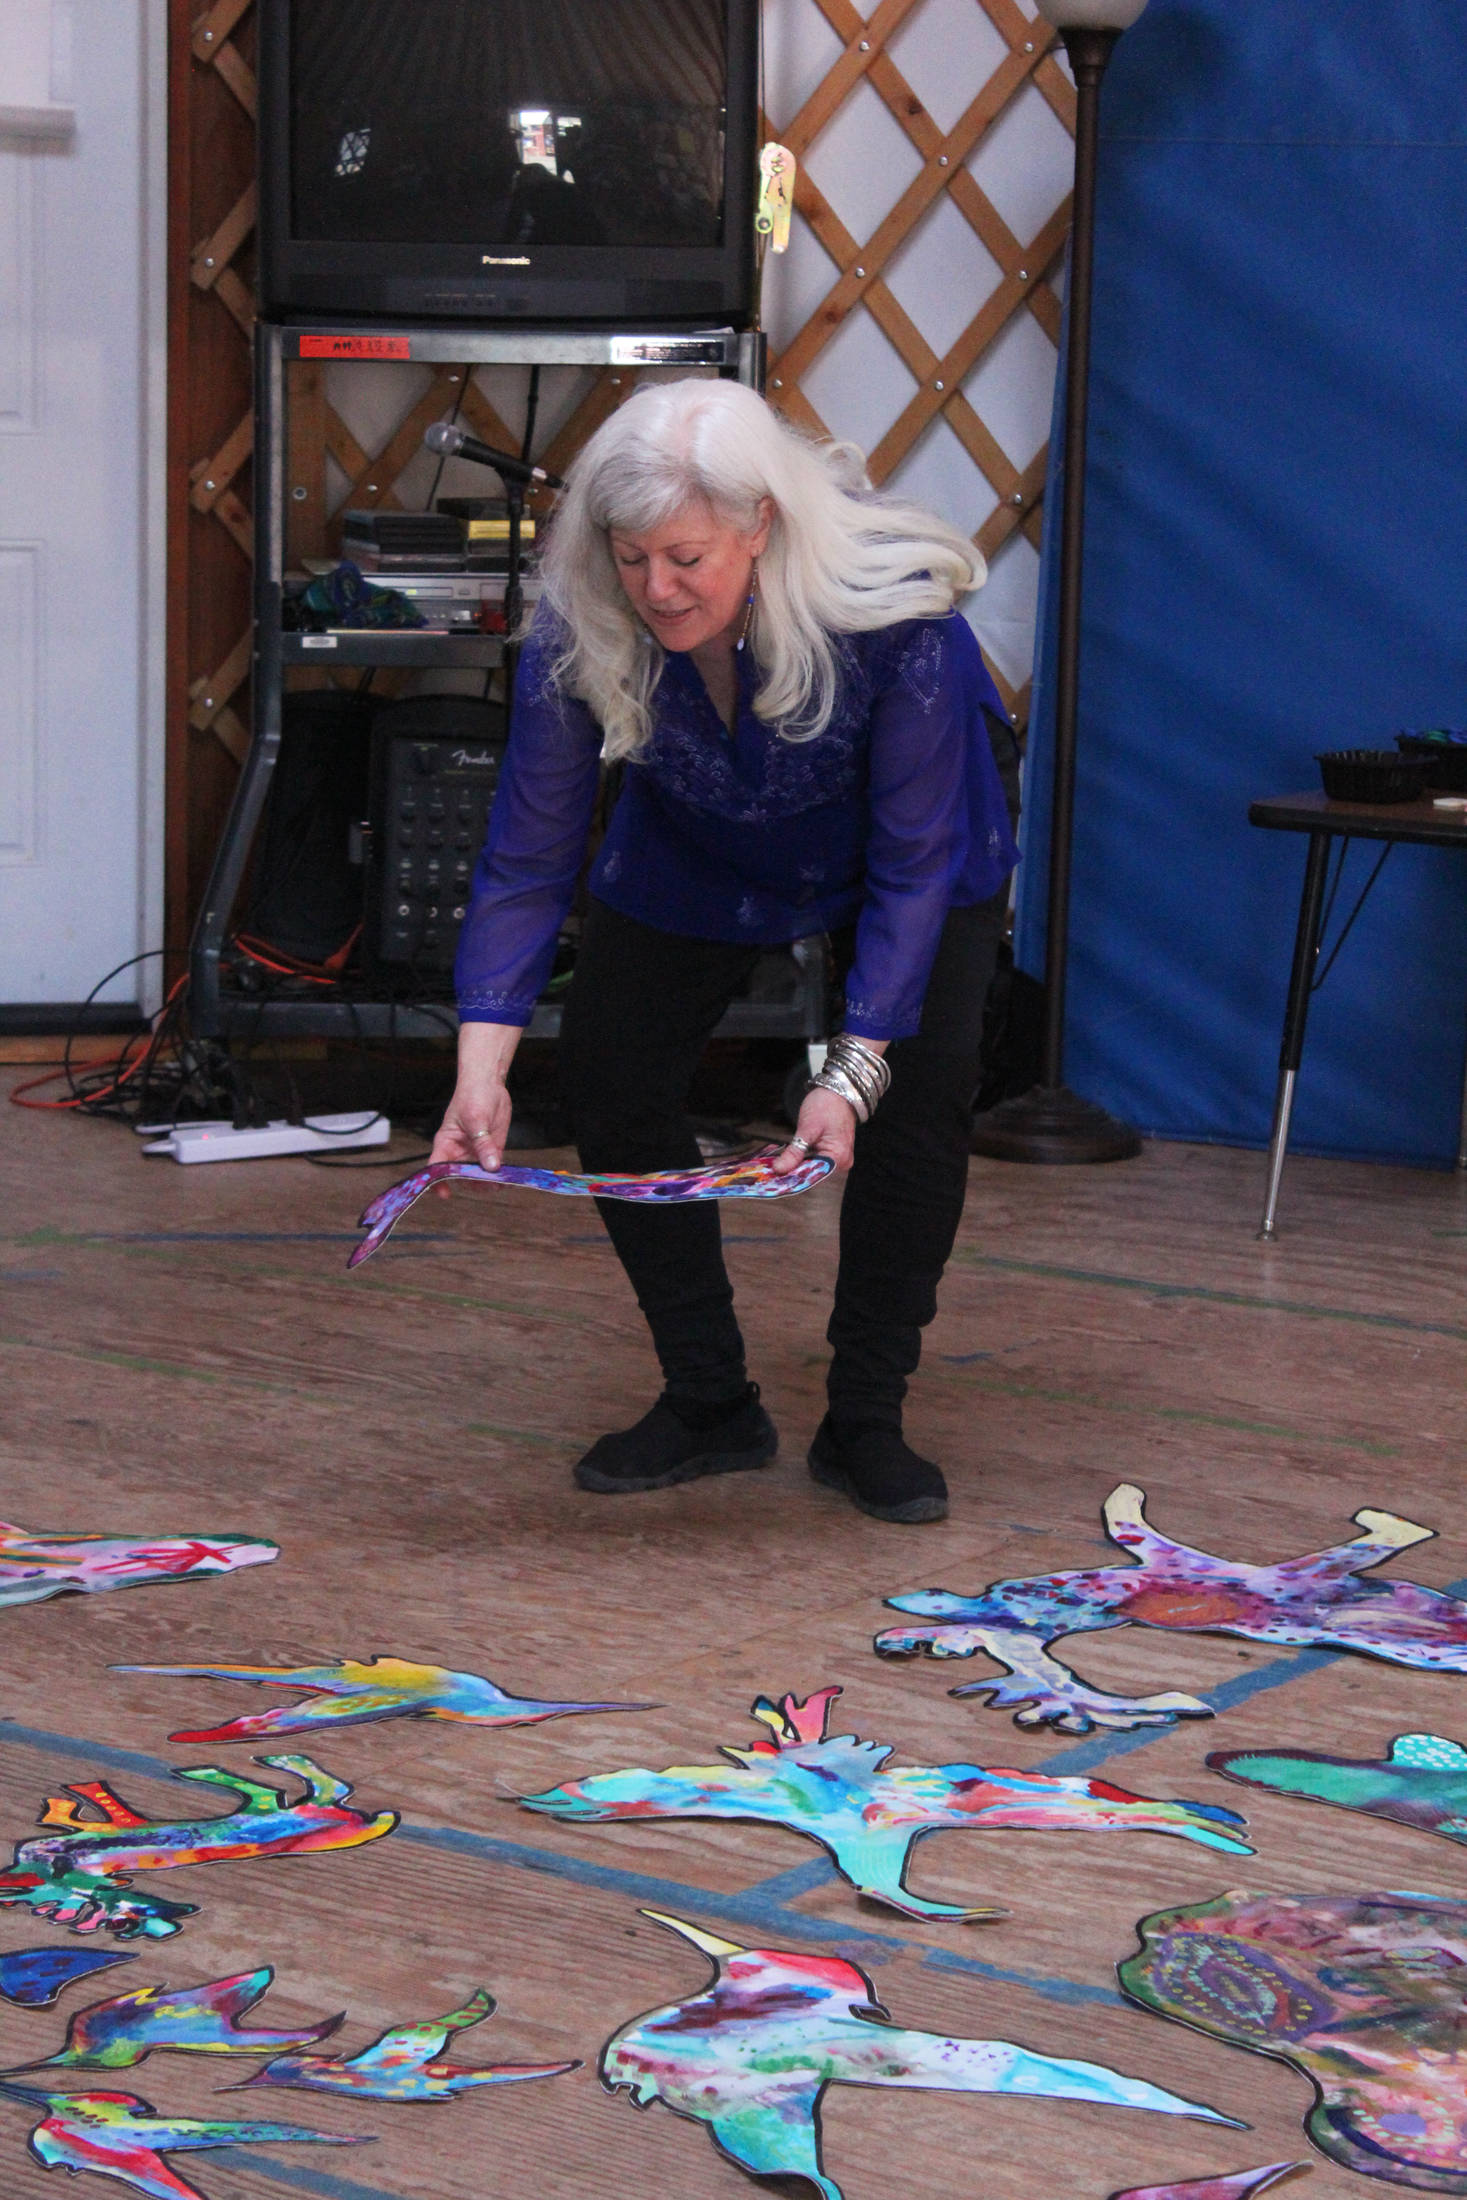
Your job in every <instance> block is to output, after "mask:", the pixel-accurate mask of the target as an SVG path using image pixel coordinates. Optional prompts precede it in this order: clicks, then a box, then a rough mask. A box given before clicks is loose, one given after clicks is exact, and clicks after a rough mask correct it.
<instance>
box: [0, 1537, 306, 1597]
mask: <svg viewBox="0 0 1467 2200" xmlns="http://www.w3.org/2000/svg"><path fill="white" fill-rule="evenodd" d="M279 1556H280V1546H279V1545H278V1544H276V1543H262V1542H258V1541H256V1540H255V1539H253V1538H251V1537H247V1536H237V1535H209V1536H190V1535H161V1536H146V1537H138V1538H137V1539H136V1540H132V1539H128V1538H126V1537H122V1536H104V1535H32V1534H31V1532H30V1530H29V1529H28V1528H17V1527H15V1526H14V1525H13V1524H11V1523H10V1522H7V1521H0V1610H3V1609H4V1608H5V1607H6V1606H7V1605H11V1604H39V1603H40V1602H41V1601H42V1599H43V1598H45V1597H60V1596H69V1595H78V1596H79V1595H83V1594H86V1593H88V1592H94V1591H96V1590H99V1589H142V1588H146V1587H148V1586H149V1585H150V1584H151V1583H153V1582H158V1581H197V1580H199V1579H201V1577H202V1576H203V1575H205V1574H232V1573H234V1572H236V1571H237V1570H238V1569H239V1568H240V1567H241V1566H267V1565H269V1563H270V1561H271V1559H274V1558H279Z"/></svg>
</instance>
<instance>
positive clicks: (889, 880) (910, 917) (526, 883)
mask: <svg viewBox="0 0 1467 2200" xmlns="http://www.w3.org/2000/svg"><path fill="white" fill-rule="evenodd" d="M835 647H836V651H837V655H838V659H839V663H840V674H841V676H840V685H839V694H838V698H837V702H836V706H835V710H834V712H833V715H832V717H831V720H830V723H829V725H828V726H827V727H826V729H825V731H824V732H823V733H821V734H819V735H817V736H816V737H815V739H814V740H808V741H788V740H785V739H783V738H782V737H781V736H780V734H779V732H778V730H777V729H776V728H775V727H773V726H769V725H766V724H764V722H763V721H762V720H760V719H759V718H756V717H755V715H754V710H753V696H754V690H755V686H756V682H757V676H758V668H757V666H756V665H755V664H754V662H753V661H752V658H751V657H750V656H749V655H748V654H745V655H743V656H741V657H739V659H738V660H737V663H738V710H737V718H736V722H735V726H734V730H733V732H732V733H731V734H730V733H729V731H728V730H727V728H726V727H725V726H724V724H723V722H722V720H721V719H720V717H719V715H718V712H717V710H716V709H715V707H714V705H713V702H712V700H711V699H710V697H709V694H708V691H707V689H706V688H705V686H704V685H703V680H702V677H701V675H700V674H699V672H698V669H697V667H696V665H695V664H694V663H693V660H692V658H691V657H690V656H688V655H686V654H683V653H679V652H669V654H668V656H667V657H666V659H665V662H664V666H663V671H662V677H661V679H660V681H659V682H658V685H657V690H656V693H655V695H654V698H653V730H652V734H651V738H650V739H649V741H648V742H647V744H646V746H645V747H644V748H643V749H642V750H640V751H639V753H638V755H637V757H636V758H635V760H634V761H631V762H629V764H628V766H627V771H626V778H625V784H624V786H623V789H622V793H621V798H620V800H619V801H618V803H617V805H616V809H615V811H614V813H613V816H612V819H611V824H610V827H609V829H608V831H607V833H606V837H605V839H604V840H603V841H602V843H601V847H600V850H599V851H598V853H597V857H596V861H595V864H594V865H593V867H592V871H591V882H590V883H591V891H592V893H593V894H595V895H596V896H597V897H598V899H600V900H601V901H604V902H608V903H610V905H611V907H612V908H614V909H617V910H619V911H620V912H621V913H622V914H623V915H625V916H629V917H634V918H636V919H638V920H639V921H640V922H641V923H643V924H648V925H651V926H653V927H654V928H655V929H656V930H658V931H662V932H677V933H683V934H687V935H691V936H692V937H693V938H696V939H705V940H738V941H747V942H749V943H750V944H751V945H772V944H776V943H779V942H783V941H789V940H793V939H799V938H803V937H804V936H805V935H806V934H808V933H815V932H825V931H832V930H834V929H835V928H836V927H837V926H841V925H847V924H850V923H851V922H852V921H853V920H854V922H855V926H856V945H855V960H854V962H853V964H852V966H851V970H850V974H849V977H848V979H847V982H846V1015H845V1027H846V1029H847V1030H848V1031H852V1032H856V1033H858V1034H859V1035H860V1036H861V1037H863V1038H868V1039H902V1038H906V1037H908V1036H910V1035H911V1034H912V1033H913V1032H915V1031H916V1029H917V1026H918V1023H919V1021H920V1018H921V1014H922V1000H923V996H924V994H925V992H926V989H927V979H928V975H929V973H930V971H931V968H932V962H933V958H934V956H935V955H936V953H937V943H938V937H939V935H940V933H941V931H942V926H943V920H944V918H945V917H946V915H947V912H948V910H949V909H952V908H961V907H965V906H967V905H969V904H971V903H973V902H977V901H984V900H986V899H987V898H988V896H989V895H990V894H993V893H996V892H997V890H998V889H999V887H1000V886H1001V885H1002V884H1003V882H1004V880H1005V879H1006V878H1007V877H1008V874H1009V872H1010V871H1011V870H1012V868H1013V866H1014V863H1015V861H1016V860H1017V850H1016V849H1015V846H1014V841H1013V835H1012V834H1011V832H1010V830H1009V821H1008V814H1007V811H1006V809H1005V805H1004V798H1003V792H1002V789H1001V787H1000V785H999V781H998V773H997V770H996V768H995V766H994V762H993V753H992V749H991V746H990V742H989V734H988V728H987V725H986V724H985V720H984V713H985V711H987V712H992V713H994V714H995V715H996V716H997V717H998V718H1000V719H1003V717H1004V711H1003V705H1002V703H1001V701H1000V699H999V695H998V691H997V689H996V688H995V687H994V684H993V681H992V679H991V678H990V676H989V673H988V669H987V667H986V666H985V664H984V662H983V658H982V655H981V653H980V651H979V648H978V644H977V642H976V641H975V639H974V637H973V632H972V629H971V628H970V627H969V626H968V624H967V622H966V620H964V619H963V618H961V617H960V616H959V615H958V614H957V613H956V612H954V613H951V614H949V615H948V616H947V617H945V618H938V619H910V620H905V621H903V622H902V623H900V624H899V625H896V626H890V627H883V628H881V629H879V630H878V631H877V632H875V633H871V634H850V635H842V636H840V637H838V638H837V639H836V643H835ZM548 655H549V652H548V650H547V647H546V644H545V643H544V641H543V640H541V639H540V638H539V637H537V636H535V635H531V637H530V639H529V641H528V642H527V643H526V645H525V648H524V651H523V653H522V655H521V658H520V666H519V676H518V679H517V682H516V686H515V703H514V714H513V720H512V732H511V736H510V742H509V748H508V751H507V754H506V757H505V761H504V766H503V769H502V771H501V773H500V779H499V787H498V791H497V793H496V795H495V798H494V807H493V810H492V811H491V813H490V818H489V829H488V833H487V835H486V837H485V841H484V848H483V853H482V854H481V855H480V857H479V862H478V866H477V869H476V871H475V874H474V883H473V891H472V899H471V902H470V905H469V912H468V916H467V918H466V919H465V922H464V926H463V931H462V934H461V936H460V940H459V950H458V965H457V972H456V982H457V989H458V1001H459V1014H460V1016H461V1017H462V1018H463V1020H464V1021H465V1022H470V1023H472V1022H479V1023H502V1024H524V1023H527V1022H528V1021H529V1018H530V1015H531V1012H532V1011H533V1009H534V1006H535V1000H536V997H537V995H538V994H539V993H540V991H541V990H542V988H543V986H544V984H545V981H546V979H547V977H548V976H549V972H550V966H551V962H552V959H553V957H554V953H555V943H556V938H557V935H558V933H559V930H560V926H561V924H562V922H563V921H564V918H565V914H566V911H567V909H568V908H569V906H570V900H571V896H572V894H573V892H574V890H575V883H576V879H577V877H578V875H579V872H580V867H581V863H582V860H583V857H584V854H585V847H586V837H587V833H588V830H589V827H590V822H591V816H592V810H593V806H594V803H595V799H596V788H597V773H598V765H599V760H600V754H601V733H600V729H599V728H598V726H597V725H596V722H595V720H594V719H593V718H592V716H591V713H590V711H589V710H588V709H587V708H586V706H585V705H584V704H583V703H580V702H578V701H576V700H575V699H574V698H573V697H569V696H564V695H561V694H560V693H559V692H558V691H557V690H556V689H555V687H554V686H553V685H552V684H551V682H550V680H549V678H548V674H547V669H546V668H547V661H548Z"/></svg>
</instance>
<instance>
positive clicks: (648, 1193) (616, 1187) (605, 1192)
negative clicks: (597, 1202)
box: [346, 1146, 835, 1268]
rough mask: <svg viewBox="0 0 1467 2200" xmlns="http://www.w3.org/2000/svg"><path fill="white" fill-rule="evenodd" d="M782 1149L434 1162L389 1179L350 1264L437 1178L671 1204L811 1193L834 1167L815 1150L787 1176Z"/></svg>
mask: <svg viewBox="0 0 1467 2200" xmlns="http://www.w3.org/2000/svg"><path fill="white" fill-rule="evenodd" d="M783 1151H784V1148H783V1147H782V1146H760V1147H759V1148H758V1150H757V1151H756V1152H754V1153H746V1154H740V1155H739V1156H738V1157H737V1159H735V1160H731V1161H711V1162H709V1163H708V1164H707V1165H706V1166H705V1167H703V1168H700V1169H653V1170H651V1171H649V1172H648V1173H647V1174H645V1175H642V1176H634V1175H629V1174H625V1173H622V1174H615V1175H601V1176H578V1175H576V1174H575V1173H574V1171H572V1170H570V1169H531V1168H520V1167H517V1166H516V1165H515V1164H513V1163H511V1164H510V1165H509V1166H507V1167H505V1168H501V1169H481V1168H479V1167H478V1166H477V1165H476V1163H474V1162H472V1161H430V1162H429V1164H428V1166H427V1168H426V1169H419V1171H418V1173H417V1175H416V1176H405V1177H404V1178H403V1180H402V1182H401V1183H400V1184H389V1185H388V1187H387V1189H386V1191H385V1192H379V1193H378V1194H377V1197H376V1198H375V1199H374V1200H373V1201H372V1203H371V1205H370V1206H369V1207H367V1208H366V1209H365V1210H364V1212H363V1214H362V1223H361V1226H362V1228H363V1229H364V1230H365V1231H366V1232H367V1235H366V1236H365V1237H364V1238H363V1240H362V1242H361V1244H360V1245H359V1246H357V1248H356V1250H355V1251H354V1252H353V1253H352V1255H351V1258H350V1259H349V1260H348V1261H347V1264H346V1265H347V1267H348V1268H360V1266H361V1264H362V1262H363V1261H364V1260H370V1259H371V1258H372V1255H373V1254H374V1253H377V1252H380V1251H381V1249H382V1247H383V1245H384V1244H385V1243H386V1242H387V1239H388V1236H389V1235H390V1233H391V1232H392V1231H393V1230H395V1229H396V1227H397V1225H398V1223H399V1222H401V1220H402V1218H403V1216H404V1215H405V1214H406V1213H407V1211H408V1209H409V1207H411V1206H413V1205H415V1203H416V1202H417V1201H418V1200H420V1199H421V1198H422V1196H423V1194H424V1192H427V1191H431V1190H432V1188H433V1186H434V1185H435V1184H455V1183H457V1184H509V1185H513V1186H517V1187H518V1188H519V1189H520V1190H522V1191H532V1192H560V1193H562V1194H569V1195H570V1196H571V1197H572V1198H574V1199H633V1200H637V1201H640V1202H645V1203H648V1204H651V1205H654V1206H656V1205H664V1206H665V1205H667V1204H669V1203H681V1202H682V1201H684V1200H689V1199H789V1198H791V1197H792V1196H793V1195H794V1194H795V1193H796V1192H808V1191H809V1190H810V1188H811V1186H812V1185H814V1184H818V1183H819V1182H820V1181H821V1179H822V1178H823V1177H827V1176H829V1174H830V1172H831V1170H832V1168H834V1166H835V1164H834V1162H832V1161H828V1160H827V1159H826V1158H825V1156H824V1154H811V1155H810V1156H809V1158H808V1159H807V1160H804V1161H801V1162H800V1163H798V1164H797V1166H796V1167H795V1168H793V1169H791V1170H790V1171H789V1173H788V1175H787V1176H776V1175H775V1173H774V1163H775V1159H776V1157H777V1156H778V1155H779V1154H781V1153H782V1152H783Z"/></svg>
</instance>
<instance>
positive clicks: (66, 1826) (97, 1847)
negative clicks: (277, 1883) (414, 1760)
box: [0, 1757, 397, 1940]
mask: <svg viewBox="0 0 1467 2200" xmlns="http://www.w3.org/2000/svg"><path fill="white" fill-rule="evenodd" d="M255 1761H256V1763H257V1764H262V1765H273V1766H278V1767H279V1768H280V1770H282V1771H284V1772H293V1773H295V1775H296V1776H297V1778H298V1779H301V1780H303V1781H304V1782H305V1788H306V1792H305V1794H304V1795H303V1796H301V1797H300V1799H299V1800H298V1801H296V1802H290V1801H289V1800H288V1799H287V1797H286V1796H285V1795H284V1794H283V1793H282V1791H281V1790H280V1789H278V1788H268V1787H264V1786H262V1785H261V1784H260V1782H259V1781H258V1780H248V1779H246V1778H245V1777H244V1775H243V1774H241V1773H238V1772H229V1771H226V1770H225V1769H224V1768H223V1767H222V1766H220V1765H188V1766H176V1767H175V1768H174V1775H173V1776H174V1778H175V1779H176V1780H194V1781H198V1782H199V1783H200V1784H202V1785H204V1786H207V1787H218V1788H224V1789H226V1790H227V1791H228V1792H229V1793H230V1794H232V1795H237V1796H238V1797H239V1802H238V1805H237V1806H236V1808H235V1809H234V1810H232V1811H229V1812H228V1813H227V1814H226V1815H225V1816H224V1817H221V1818H177V1819H173V1818H158V1819H154V1818H144V1817H142V1816H141V1815H140V1813H139V1812H137V1811H135V1810H134V1809H133V1808H132V1807H131V1805H130V1804H128V1803H124V1802H123V1801H122V1799H121V1798H120V1797H119V1796H117V1795H114V1794H113V1792H112V1790H111V1788H109V1787H108V1786H107V1785H106V1784H105V1783H104V1782H103V1781H101V1780H85V1781H78V1782H77V1783H76V1784H75V1785H74V1786H73V1787H71V1788H70V1789H68V1790H67V1791H66V1792H65V1793H64V1794H61V1795H52V1796H49V1797H48V1798H47V1801H46V1808H45V1810H44V1811H43V1813H42V1815H41V1820H40V1822H41V1824H42V1826H44V1827H52V1828H55V1829H56V1830H55V1831H53V1832H47V1833H42V1834H39V1835H33V1836H32V1838H31V1839H30V1840H28V1841H22V1842H20V1843H18V1844H17V1847H16V1851H15V1856H14V1859H13V1860H12V1862H11V1865H10V1868H9V1869H8V1870H7V1871H3V1872H0V1908H5V1907H13V1908H20V1909H26V1910H30V1911H32V1912H33V1913H34V1914H35V1915H36V1916H38V1917H49V1918H53V1919H54V1920H55V1922H56V1923H57V1924H58V1925H69V1926H70V1927H71V1929H72V1931H73V1932H77V1933H90V1932H96V1931H97V1930H98V1929H99V1928H102V1927H105V1928H106V1930H107V1931H108V1932H111V1933H116V1934H117V1935H118V1937H119V1938H120V1939H124V1940H126V1939H131V1938H132V1937H133V1936H134V1935H135V1934H138V1933H141V1934H143V1935H144V1936H145V1937H147V1938H149V1939H154V1940H161V1939H164V1938H166V1937H167V1935H168V1934H170V1933H176V1932H177V1931H178V1930H179V1928H180V1926H181V1924H182V1922H183V1920H184V1918H186V1917H191V1916H192V1915H193V1912H194V1911H195V1909H196V1908H197V1907H198V1905H197V1904H196V1903H193V1902H166V1901H164V1899H163V1898H162V1896H161V1895H153V1894H136V1893H133V1892H132V1891H131V1877H130V1875H131V1874H132V1873H134V1872H146V1871H161V1870H164V1869H166V1868H167V1867H168V1866H170V1865H174V1864H233V1863H240V1862H243V1861H245V1860H246V1859H249V1858H252V1857H264V1856H306V1855H309V1854H311V1853H312V1852H313V1851H315V1850H317V1849H354V1848H359V1847H360V1846H361V1844H362V1843H363V1842H364V1841H376V1840H379V1839H380V1838H381V1836H382V1835H383V1834H384V1833H391V1831H392V1829H393V1827H394V1826H395V1825H396V1824H397V1812H396V1811H395V1810H382V1811H378V1812H377V1814H376V1816H375V1817H372V1818H369V1817H368V1816H367V1815H366V1813H365V1812H364V1811H359V1810H348V1809H347V1807H346V1800H347V1797H348V1796H349V1795H350V1794H351V1789H350V1787H349V1786H348V1785H347V1783H346V1782H345V1781H344V1780H337V1779H335V1778H333V1777H332V1775H331V1774H330V1773H329V1772H323V1771H322V1770H321V1767H320V1766H319V1765H317V1764H313V1763H312V1761H311V1759H310V1758H309V1757H259V1758H257V1759H256V1760H255ZM87 1812H91V1813H93V1814H94V1815H93V1816H91V1817H88V1816H86V1815H84V1814H85V1813H87Z"/></svg>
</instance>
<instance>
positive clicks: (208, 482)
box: [204, 481, 214, 489]
mask: <svg viewBox="0 0 1467 2200" xmlns="http://www.w3.org/2000/svg"><path fill="white" fill-rule="evenodd" d="M213 486H214V484H213V482H212V481H206V482H205V483H204V487H205V488H206V489H212V488H213Z"/></svg>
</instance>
